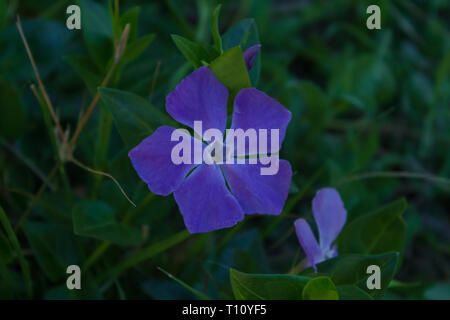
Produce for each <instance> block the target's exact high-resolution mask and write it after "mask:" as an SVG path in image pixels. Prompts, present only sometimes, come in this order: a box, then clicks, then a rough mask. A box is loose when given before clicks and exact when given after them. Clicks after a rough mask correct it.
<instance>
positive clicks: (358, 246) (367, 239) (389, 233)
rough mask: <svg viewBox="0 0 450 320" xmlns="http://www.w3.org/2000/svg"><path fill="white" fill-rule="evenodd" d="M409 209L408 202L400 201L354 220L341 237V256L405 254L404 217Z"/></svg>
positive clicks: (339, 243)
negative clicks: (385, 253)
mask: <svg viewBox="0 0 450 320" xmlns="http://www.w3.org/2000/svg"><path fill="white" fill-rule="evenodd" d="M406 207H407V203H406V200H405V199H400V200H397V201H394V202H392V203H390V204H388V205H386V206H384V207H382V208H380V209H378V210H376V211H374V212H371V213H368V214H365V215H363V216H360V217H358V218H356V219H355V220H353V221H352V222H351V223H350V224H348V225H347V226H346V227H345V228H344V229H343V230H342V232H341V234H340V236H339V238H338V241H337V243H338V247H339V253H341V254H344V253H361V254H378V253H384V252H389V251H397V252H400V253H401V252H403V249H404V245H405V233H406V226H405V223H404V221H403V219H402V214H403V212H404V211H405V210H406Z"/></svg>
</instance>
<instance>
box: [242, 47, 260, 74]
mask: <svg viewBox="0 0 450 320" xmlns="http://www.w3.org/2000/svg"><path fill="white" fill-rule="evenodd" d="M259 48H261V45H260V44H255V45H254V46H251V47H250V48H248V49H247V50H245V51H244V60H245V65H246V66H247V70H250V69H251V68H252V67H253V64H254V63H255V59H256V56H257V55H258V52H259Z"/></svg>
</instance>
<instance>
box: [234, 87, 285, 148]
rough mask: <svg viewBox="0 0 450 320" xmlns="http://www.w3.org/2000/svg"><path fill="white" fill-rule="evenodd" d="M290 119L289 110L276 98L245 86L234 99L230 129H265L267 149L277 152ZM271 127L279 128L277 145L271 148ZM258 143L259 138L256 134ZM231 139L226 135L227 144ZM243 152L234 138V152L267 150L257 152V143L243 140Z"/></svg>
mask: <svg viewBox="0 0 450 320" xmlns="http://www.w3.org/2000/svg"><path fill="white" fill-rule="evenodd" d="M290 120H291V112H290V111H289V110H288V109H286V108H285V107H283V106H282V105H281V104H280V103H279V102H278V101H277V100H275V99H273V98H271V97H269V96H268V95H266V94H265V93H264V92H262V91H259V90H258V89H255V88H246V89H242V90H241V91H239V93H238V94H237V95H236V98H235V99H234V112H233V120H232V124H231V129H242V130H244V131H247V130H248V129H254V130H256V131H257V132H259V129H267V151H268V152H271V153H275V152H278V151H279V150H280V148H281V143H282V142H283V139H284V135H285V133H286V128H287V125H288V123H289V121H290ZM271 129H278V130H279V139H278V140H279V141H278V146H277V147H276V148H274V149H273V150H272V148H271ZM258 140H259V143H260V144H261V140H260V138H259V136H258ZM231 141H232V140H231V139H230V137H229V136H227V144H229V143H230V142H231ZM245 141H246V142H245V149H242V150H245V152H239V147H238V142H237V139H234V145H235V150H236V152H235V154H236V155H238V156H242V155H254V154H258V153H260V154H263V153H267V152H258V145H257V143H248V142H247V139H246V140H245Z"/></svg>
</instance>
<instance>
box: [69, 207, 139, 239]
mask: <svg viewBox="0 0 450 320" xmlns="http://www.w3.org/2000/svg"><path fill="white" fill-rule="evenodd" d="M72 218H73V231H74V233H75V234H77V235H79V236H84V237H92V238H96V239H100V240H105V241H110V242H112V243H115V244H117V245H120V246H133V245H138V244H139V243H140V242H141V241H142V235H141V232H140V230H139V229H137V228H132V227H129V226H124V225H121V224H119V223H118V222H117V221H116V219H115V213H114V210H113V209H112V208H111V207H110V206H109V205H108V204H106V203H104V202H101V201H82V202H80V203H77V204H76V205H75V206H74V207H73V209H72Z"/></svg>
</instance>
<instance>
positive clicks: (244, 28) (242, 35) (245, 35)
mask: <svg viewBox="0 0 450 320" xmlns="http://www.w3.org/2000/svg"><path fill="white" fill-rule="evenodd" d="M260 43H261V42H260V40H259V35H258V27H257V25H256V22H255V20H253V19H244V20H241V21H240V22H238V23H237V24H236V25H234V26H233V27H231V28H230V29H229V30H228V31H227V32H226V33H225V34H224V35H223V37H222V44H223V50H225V51H226V50H228V49H231V48H233V47H236V46H240V47H241V48H242V50H245V49H248V48H249V47H251V46H254V45H255V44H260ZM260 72H261V54H258V55H257V57H256V59H255V63H254V64H253V68H252V69H251V70H250V71H249V75H250V79H251V82H252V84H253V86H254V87H256V86H257V84H258V80H259V74H260Z"/></svg>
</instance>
